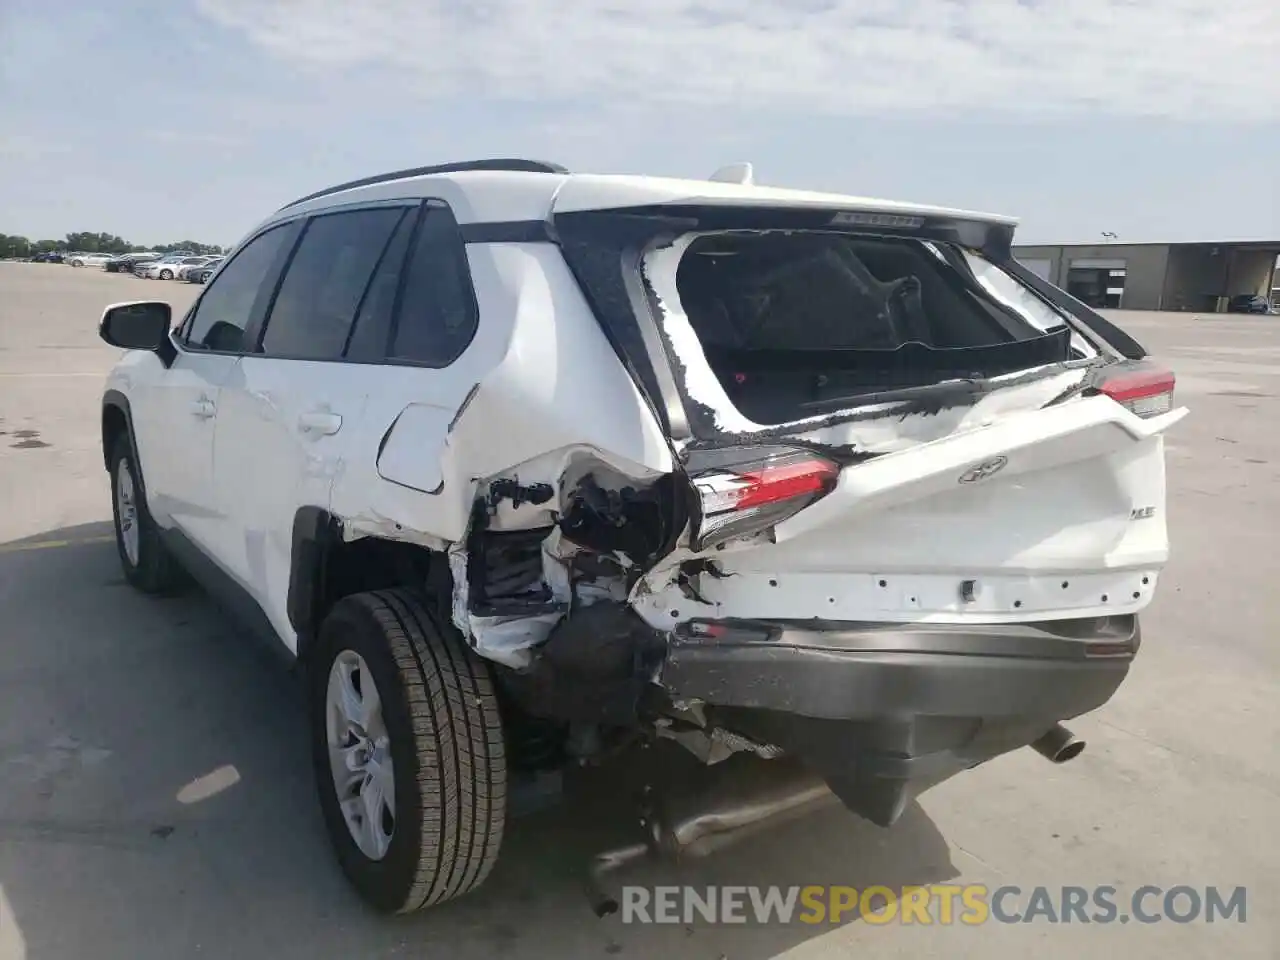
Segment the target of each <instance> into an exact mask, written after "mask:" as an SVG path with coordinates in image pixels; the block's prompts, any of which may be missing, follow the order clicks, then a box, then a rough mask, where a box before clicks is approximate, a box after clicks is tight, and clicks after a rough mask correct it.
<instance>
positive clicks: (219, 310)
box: [184, 224, 294, 353]
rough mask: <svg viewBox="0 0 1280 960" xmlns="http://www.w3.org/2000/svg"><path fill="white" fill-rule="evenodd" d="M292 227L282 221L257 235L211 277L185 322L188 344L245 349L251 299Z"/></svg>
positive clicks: (234, 350) (208, 348)
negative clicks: (211, 279)
mask: <svg viewBox="0 0 1280 960" xmlns="http://www.w3.org/2000/svg"><path fill="white" fill-rule="evenodd" d="M292 227H293V225H292V224H282V225H281V226H278V227H272V228H271V229H270V230H267V231H266V232H265V233H260V234H258V236H256V237H254V238H253V239H252V240H250V241H249V243H248V244H247V245H246V246H245V247H244V248H243V249H242V250H241V251H240V252H239V253H237V254H236V255H235V258H234V259H233V260H231V261H229V262H228V263H227V264H226V266H225V267H224V268H223V270H222V272H221V273H219V274H218V275H217V276H216V277H214V279H213V281H212V282H211V283H210V284H209V286H208V288H207V289H206V290H205V292H204V295H203V296H202V297H201V298H200V302H199V303H198V304H196V309H195V315H194V316H193V317H192V318H191V320H190V321H189V323H188V325H187V335H186V337H185V339H184V342H185V344H186V345H187V346H188V347H191V348H194V349H197V350H201V349H202V350H222V351H229V352H232V353H234V352H237V351H240V350H243V349H245V344H244V331H245V327H247V326H248V325H249V320H250V316H251V315H252V313H253V304H254V301H255V300H256V299H257V298H258V292H259V290H260V289H261V287H262V284H263V281H265V280H266V278H267V275H268V274H269V273H270V271H271V268H272V266H273V265H274V264H275V262H276V258H277V257H279V255H280V253H281V249H282V248H283V246H284V244H285V243H287V242H289V240H290V239H291V238H292V237H293V236H294V231H293V229H292Z"/></svg>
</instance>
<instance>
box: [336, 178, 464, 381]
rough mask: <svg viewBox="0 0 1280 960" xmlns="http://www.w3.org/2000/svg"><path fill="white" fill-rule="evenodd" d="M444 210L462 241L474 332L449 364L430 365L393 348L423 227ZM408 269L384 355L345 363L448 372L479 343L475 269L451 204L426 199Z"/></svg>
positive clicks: (410, 247)
mask: <svg viewBox="0 0 1280 960" xmlns="http://www.w3.org/2000/svg"><path fill="white" fill-rule="evenodd" d="M432 210H444V211H445V212H446V213H448V214H449V217H450V219H451V220H453V230H454V236H455V238H456V239H457V241H458V247H459V249H460V250H461V252H462V265H461V275H462V281H463V286H464V288H465V289H464V294H465V296H466V298H467V306H468V307H469V309H470V312H471V332H470V334H469V335H468V337H467V340H466V342H465V343H464V344H462V346H461V347H460V348H459V349H458V351H457V352H456V353H455V354H454V355H453V357H452V359H450V360H449V362H448V363H445V364H438V363H427V362H426V361H424V360H411V359H409V358H407V357H392V356H390V355H389V354H390V352H391V347H392V345H393V344H394V343H395V342H396V333H397V332H398V331H399V329H400V308H401V306H402V305H403V302H404V290H405V285H406V283H407V282H408V278H409V270H408V269H407V267H408V265H409V264H410V263H411V262H412V259H413V255H414V252H415V251H416V249H417V243H418V237H419V236H420V235H421V233H422V224H423V222H424V221H425V220H426V218H427V216H428V215H429V213H430V211H432ZM402 266H403V267H405V269H402V270H401V271H400V277H399V279H398V280H397V282H396V296H395V300H394V301H392V306H391V323H389V324H388V325H387V342H386V344H385V345H384V346H383V356H382V358H381V359H378V360H353V359H348V358H346V357H344V358H343V359H342V360H341V361H340V362H342V363H365V364H369V363H372V364H380V365H383V366H393V367H419V368H421V369H423V370H447V369H449V368H450V367H451V366H453V365H454V364H455V363H457V362H458V360H460V359H461V358H462V356H463V354H465V353H466V352H467V351H468V350H469V349H471V345H472V344H473V343H475V339H476V334H477V333H479V331H480V303H479V301H478V300H477V299H476V287H475V278H474V277H472V276H471V266H470V264H469V263H468V261H467V244H466V242H465V241H464V239H463V233H462V225H461V224H459V223H458V216H457V214H455V213H454V212H453V208H452V207H451V206H449V203H448V201H446V200H442V199H439V198H437V197H426V198H424V199H423V202H422V207H421V209H419V211H418V219H417V222H416V223H414V225H413V232H412V233H411V234H410V235H409V242H408V244H407V245H406V246H405V258H404V261H403V264H402Z"/></svg>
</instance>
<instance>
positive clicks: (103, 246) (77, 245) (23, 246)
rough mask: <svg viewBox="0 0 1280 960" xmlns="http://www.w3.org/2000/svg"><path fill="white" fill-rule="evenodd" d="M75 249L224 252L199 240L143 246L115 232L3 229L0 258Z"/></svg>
mask: <svg viewBox="0 0 1280 960" xmlns="http://www.w3.org/2000/svg"><path fill="white" fill-rule="evenodd" d="M55 250H57V251H61V252H64V253H65V252H67V251H75V252H76V253H111V254H116V253H143V252H155V253H169V252H171V251H173V250H190V251H192V252H193V253H225V252H226V251H224V250H223V249H222V247H220V246H218V245H217V244H214V243H197V242H196V241H194V240H179V241H178V242H177V243H157V244H152V245H150V246H140V245H139V244H136V243H130V242H129V241H128V240H125V239H124V238H123V237H118V236H116V235H115V234H114V233H90V232H88V231H82V232H80V233H68V234H67V236H66V238H65V239H63V240H29V239H27V238H26V237H19V236H10V235H8V234H5V233H0V259H6V258H10V257H31V256H34V255H35V254H37V253H51V252H53V251H55Z"/></svg>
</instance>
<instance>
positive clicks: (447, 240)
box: [99, 160, 1186, 915]
mask: <svg viewBox="0 0 1280 960" xmlns="http://www.w3.org/2000/svg"><path fill="white" fill-rule="evenodd" d="M744 166H745V165H744ZM725 170H726V171H728V172H729V174H732V175H733V176H734V177H735V178H736V179H734V180H732V181H728V180H726V179H725V175H726V174H724V173H723V172H717V174H716V176H715V177H714V178H713V179H714V180H715V181H716V182H708V181H695V180H672V179H665V178H651V177H643V176H594V175H590V174H571V173H569V172H567V171H566V170H565V169H564V168H563V167H559V166H555V165H551V164H545V163H538V162H536V161H527V160H478V161H469V162H464V163H459V164H448V165H444V166H438V167H430V168H418V169H415V170H409V171H405V170H401V171H394V172H391V173H387V174H383V175H380V176H373V177H369V178H366V179H364V180H361V181H356V182H354V183H346V184H341V185H338V186H335V187H332V188H330V189H328V190H323V191H321V192H319V193H316V194H312V195H310V196H307V197H303V198H301V199H299V200H297V201H295V202H293V203H290V204H287V205H286V206H284V207H282V208H280V209H279V210H277V211H276V212H274V213H273V214H271V215H269V216H268V217H266V218H265V219H264V220H263V221H262V222H261V223H259V224H258V225H257V226H256V227H255V228H254V229H253V230H252V231H251V232H250V233H249V234H248V235H247V236H246V237H245V239H244V240H243V241H242V242H241V243H240V244H239V245H238V246H237V247H236V249H235V250H234V251H233V252H232V253H231V254H229V256H228V258H227V260H226V262H225V263H223V264H222V265H221V266H220V267H219V268H218V270H217V272H216V273H215V275H214V276H213V279H212V280H211V281H210V283H209V285H208V287H206V288H205V289H204V290H203V291H202V292H201V295H200V297H198V298H196V300H195V303H194V304H193V305H192V306H190V307H189V308H187V309H186V310H185V312H184V313H183V315H181V316H180V317H179V316H177V315H175V313H174V311H173V308H172V307H171V306H170V305H169V304H168V303H164V302H160V301H157V300H147V301H135V302H132V303H118V304H115V305H113V306H111V307H109V308H107V310H106V311H105V312H104V313H103V314H102V318H101V321H100V326H99V331H100V335H101V337H102V339H103V340H104V341H105V342H106V343H108V344H110V345H112V346H114V347H118V348H123V349H125V351H126V352H125V354H124V356H123V357H122V358H121V359H120V361H119V362H118V364H117V366H116V367H115V369H114V370H113V371H112V373H111V375H110V376H109V378H108V380H107V382H106V384H105V389H104V392H103V396H102V410H101V414H102V416H101V424H102V454H103V460H102V464H103V466H104V467H105V468H106V470H107V471H108V472H109V474H110V482H111V492H112V506H113V516H114V520H115V533H116V545H117V552H118V554H119V560H120V564H121V568H122V571H123V574H124V576H125V578H126V579H127V580H128V582H129V583H130V584H132V585H133V586H134V587H135V588H137V589H139V590H141V591H143V592H149V593H166V592H168V591H170V590H173V589H175V588H176V587H178V586H179V585H180V584H181V583H182V582H183V572H184V571H185V572H187V573H190V574H191V576H192V577H193V578H194V579H195V580H197V581H199V582H201V583H203V584H204V585H205V586H206V587H208V588H209V590H210V592H211V593H212V594H213V595H214V596H215V597H217V598H218V599H219V601H220V602H221V604H222V606H224V608H225V609H226V610H227V611H229V612H230V613H232V615H238V616H240V617H241V618H242V620H243V624H244V630H243V631H242V634H243V635H244V636H245V637H246V638H249V637H255V636H256V637H258V638H260V639H263V640H264V641H265V642H266V643H268V644H270V645H271V647H272V648H274V649H276V650H277V651H278V652H280V653H282V654H284V655H285V656H286V658H288V659H289V660H290V661H292V662H293V663H294V664H295V665H296V666H297V668H298V670H299V672H300V674H301V677H302V678H303V679H304V681H305V689H306V691H307V693H306V700H305V703H306V710H307V712H306V718H305V723H306V727H307V731H308V738H309V741H310V748H311V759H312V769H313V773H314V778H315V790H316V796H317V799H318V802H319V807H320V810H321V813H322V818H323V822H324V824H325V828H326V830H327V832H328V835H329V839H330V841H331V843H332V846H333V850H334V854H335V856H336V859H337V862H338V863H339V864H340V866H341V868H342V870H343V871H344V872H345V873H346V875H347V877H348V879H349V880H350V881H351V883H352V885H353V886H354V887H355V889H356V890H357V891H359V893H360V894H361V895H362V896H364V897H365V898H366V899H367V900H368V901H369V902H370V903H371V904H373V905H374V906H375V907H377V908H379V909H381V910H385V911H387V912H394V913H404V912H408V911H412V910H417V909H419V908H421V907H425V906H429V905H433V904H437V903H442V902H443V901H445V900H449V899H452V898H454V897H456V896H459V895H461V894H464V893H466V892H467V891H468V890H471V889H473V888H475V887H477V886H479V885H480V884H481V883H483V882H484V880H485V878H486V877H487V876H488V875H489V873H490V870H491V869H492V868H493V865H494V863H495V861H496V860H497V859H498V856H499V853H500V849H501V847H502V843H503V837H504V830H506V829H509V828H508V826H507V817H508V812H509V811H510V812H512V813H514V812H515V809H514V808H515V804H512V806H511V807H509V806H508V798H513V797H515V796H517V795H518V788H519V787H521V786H522V785H524V786H529V785H531V784H532V783H535V782H536V780H537V779H539V778H541V777H542V776H543V775H545V776H546V778H548V779H549V780H551V782H553V783H554V782H558V777H559V776H561V775H563V774H564V773H565V772H567V771H572V770H580V769H582V768H584V767H589V766H591V765H593V764H599V763H605V762H615V761H616V760H620V761H621V762H622V763H626V762H627V760H628V759H634V760H636V761H638V766H640V767H641V768H642V769H643V767H644V766H645V762H644V761H641V758H642V757H646V756H647V757H650V758H651V760H652V764H651V766H652V768H654V773H653V778H654V782H653V783H652V786H653V787H654V790H653V793H652V796H651V797H650V798H649V799H646V800H645V801H644V808H643V809H635V810H633V809H632V808H631V807H630V805H629V804H628V805H627V806H622V805H621V804H620V805H619V809H617V810H615V811H614V812H615V813H616V814H617V817H618V821H619V823H622V822H628V823H631V824H635V823H637V821H638V822H639V823H640V824H641V825H643V828H644V830H643V833H637V835H636V837H635V839H628V840H627V844H628V845H627V846H626V847H623V848H620V849H616V850H611V851H605V852H602V853H601V854H600V856H599V857H597V858H596V859H595V860H594V863H595V864H597V865H600V866H606V865H609V864H612V865H618V864H621V863H625V862H626V858H630V859H635V858H636V857H637V855H638V853H639V854H643V853H644V852H645V851H646V849H647V848H648V849H658V850H662V851H665V852H667V853H672V854H677V855H678V854H679V852H680V851H681V850H682V849H684V850H687V849H688V847H689V845H691V844H696V843H697V842H698V841H699V840H700V839H703V838H708V835H709V834H711V833H713V832H716V831H719V830H722V829H725V828H727V827H736V828H746V827H756V826H759V825H760V823H761V822H762V821H763V820H764V819H765V818H766V817H767V816H771V815H772V816H780V815H782V814H786V815H788V816H790V815H794V814H795V813H798V812H800V811H801V810H803V809H804V808H805V807H806V806H807V805H809V804H811V803H814V802H818V801H821V802H826V801H828V800H834V799H837V798H838V800H839V801H842V802H843V803H844V804H845V806H847V807H848V808H849V809H851V810H852V811H854V812H855V813H857V814H859V815H861V816H862V817H864V818H866V819H868V820H870V821H871V822H872V823H874V824H876V825H878V826H882V827H888V826H891V825H892V824H894V823H895V822H898V821H899V820H900V819H901V818H902V816H903V815H904V813H907V812H908V811H909V810H910V808H911V806H912V804H913V802H914V800H915V798H916V796H917V795H918V794H919V793H921V792H922V791H924V790H926V789H928V788H930V787H932V786H934V785H936V784H938V783H941V782H943V781H945V780H947V779H948V778H950V777H953V776H966V777H975V778H981V777H982V773H981V772H978V773H966V772H965V771H969V770H971V769H973V768H975V767H979V766H980V765H981V764H983V763H984V762H986V761H989V760H991V759H993V758H995V757H998V756H1000V755H1002V754H1006V753H1008V752H1010V751H1012V750H1015V749H1019V748H1022V747H1024V746H1032V747H1033V748H1034V749H1035V751H1036V752H1037V753H1039V754H1040V755H1041V756H1043V757H1044V758H1046V759H1047V760H1049V761H1052V762H1054V763H1062V762H1065V761H1067V760H1070V759H1072V758H1073V757H1075V756H1076V755H1078V754H1079V753H1080V751H1081V750H1083V749H1084V747H1085V744H1084V741H1082V740H1080V739H1079V738H1077V737H1075V736H1074V735H1072V734H1071V732H1070V731H1069V730H1067V729H1066V728H1065V727H1064V726H1063V725H1062V723H1063V722H1064V721H1071V720H1072V719H1073V718H1075V717H1078V716H1081V715H1083V714H1088V713H1091V712H1092V711H1094V710H1096V709H1097V708H1099V707H1101V706H1102V705H1103V704H1105V703H1106V702H1107V701H1108V700H1110V699H1111V697H1112V695H1113V694H1114V693H1115V691H1116V690H1117V689H1118V688H1119V687H1120V685H1121V683H1122V681H1123V680H1124V678H1125V676H1126V674H1127V673H1128V671H1129V668H1130V665H1131V664H1132V663H1133V661H1134V658H1135V657H1136V655H1137V654H1138V650H1139V646H1140V642H1141V641H1142V639H1143V638H1142V635H1141V630H1140V626H1139V617H1140V616H1141V615H1142V614H1143V611H1144V610H1145V609H1146V608H1147V606H1148V604H1150V603H1151V601H1152V598H1153V596H1154V595H1155V594H1156V592H1157V586H1158V581H1159V578H1160V573H1161V570H1162V569H1163V568H1164V566H1165V564H1166V562H1167V560H1168V557H1169V540H1168V527H1167V525H1166V516H1165V514H1166V511H1165V503H1166V483H1165V446H1164V442H1165V441H1164V437H1165V433H1166V431H1167V430H1169V428H1170V427H1172V426H1173V425H1174V424H1175V423H1177V422H1178V421H1179V420H1181V419H1182V417H1183V416H1184V415H1185V413H1186V410H1185V409H1183V408H1181V407H1177V406H1175V403H1174V387H1175V378H1174V375H1173V373H1172V372H1170V371H1169V370H1167V369H1164V368H1163V367H1162V366H1160V365H1159V364H1157V363H1155V362H1153V361H1152V359H1151V358H1150V357H1149V356H1148V354H1147V351H1146V350H1144V349H1143V347H1142V346H1141V345H1140V344H1138V343H1137V342H1136V341H1135V340H1133V339H1132V338H1131V337H1130V336H1128V335H1127V334H1125V333H1124V332H1123V331H1122V330H1120V329H1118V328H1117V327H1116V326H1115V325H1114V324H1112V323H1111V322H1110V321H1109V320H1107V318H1105V317H1103V316H1102V315H1101V314H1099V313H1097V312H1096V311H1094V310H1092V309H1090V308H1089V307H1087V306H1086V305H1084V304H1082V303H1081V302H1080V301H1078V300H1076V299H1075V298H1073V297H1070V296H1068V295H1067V294H1066V293H1065V292H1064V291H1062V290H1060V289H1058V288H1057V287H1055V286H1053V285H1052V284H1049V283H1046V282H1044V281H1042V280H1041V279H1040V278H1038V277H1037V276H1036V275H1035V274H1033V273H1032V272H1031V271H1030V270H1028V269H1027V268H1026V267H1024V266H1023V265H1021V264H1019V263H1018V262H1017V261H1016V260H1015V259H1013V257H1012V256H1011V254H1010V249H1011V245H1012V242H1013V236H1014V225H1015V223H1016V221H1013V220H1011V219H1009V218H1007V217H1003V216H996V215H992V214H983V213H967V212H964V211H959V210H949V209H941V208H937V207H931V206H919V205H914V204H908V203H901V202H893V201H881V200H871V199H866V198H861V197H856V196H845V195H837V194H824V193H813V192H802V191H798V190H783V189H775V188H771V187H760V186H755V185H753V184H752V183H751V179H750V169H749V168H748V169H746V170H745V171H739V170H738V169H737V168H736V167H730V168H725ZM391 181H395V198H396V199H395V200H392V201H388V200H387V190H386V187H385V184H387V183H388V182H391ZM513 238H516V239H513ZM149 269H150V270H153V271H154V270H155V269H156V266H155V265H153V266H152V267H150V268H149ZM164 269H170V270H172V269H175V267H173V266H172V265H170V266H169V267H167V268H164ZM205 269H207V267H206V268H205ZM175 320H176V323H175ZM215 450H216V455H215ZM1175 462H1176V461H1175ZM140 655H142V654H140ZM659 740H663V741H666V743H665V744H664V745H663V746H664V747H670V748H671V753H667V752H666V751H665V750H663V749H658V750H649V749H647V748H648V747H650V746H651V745H657V742H658V741H659ZM676 751H679V752H676ZM731 754H736V756H730V755H731ZM664 757H665V759H664ZM681 761H683V763H681ZM283 762H284V761H282V763H283ZM1105 762H1107V763H1113V764H1116V765H1117V766H1118V769H1120V770H1121V771H1122V770H1123V763H1122V762H1120V761H1119V760H1118V759H1117V758H1116V757H1115V756H1109V757H1107V759H1106V761H1105ZM684 764H688V765H689V766H685V765H684ZM697 764H702V765H704V766H705V767H707V768H710V769H704V770H696V774H703V775H705V776H697V775H695V776H688V774H689V771H690V767H692V766H695V765H697ZM1004 769H1005V770H1009V769H1012V768H1004ZM637 773H638V775H639V774H640V773H641V771H637ZM1027 773H1028V774H1030V775H1034V774H1033V773H1032V771H1031V770H1030V769H1028V771H1027ZM1121 775H1122V773H1121ZM644 776H646V777H647V776H648V774H647V773H646V774H644ZM1056 777H1057V778H1059V779H1061V778H1062V777H1063V775H1062V774H1060V773H1059V774H1056ZM993 779H996V780H999V779H1000V778H998V777H997V778H993ZM699 782H701V783H702V784H703V785H705V786H707V787H709V788H711V789H710V790H709V793H704V794H702V795H701V797H699V796H698V795H697V794H694V795H693V797H692V798H691V797H690V796H689V795H688V794H686V795H685V797H684V802H683V803H682V804H680V805H676V804H670V803H668V802H667V801H668V799H670V797H669V796H668V794H667V790H668V789H669V790H670V791H671V792H672V794H673V795H674V794H678V793H679V792H680V791H681V790H682V789H684V788H690V789H692V788H696V787H697V786H698V783H699ZM989 782H990V781H989ZM1063 782H1065V780H1063ZM994 786H996V788H997V789H1002V788H1003V784H1002V783H996V784H994ZM975 792H977V791H975ZM650 801H652V802H650ZM1068 802H1069V799H1068V798H1066V797H1065V796H1064V797H1063V803H1064V804H1066V803H1068ZM1098 802H1099V803H1102V802H1104V801H1103V800H1099V801H1098ZM637 803H639V802H638V801H637ZM676 811H678V812H676ZM989 815H990V814H989V812H983V811H982V810H981V809H980V807H979V809H978V810H977V811H976V812H975V813H974V816H976V817H985V816H989ZM1029 816H1030V814H1029ZM292 818H297V819H298V820H304V819H308V818H306V815H305V814H303V813H302V812H300V811H297V810H291V811H288V812H286V813H284V814H283V815H282V816H281V817H280V818H279V820H278V821H277V825H278V828H279V829H281V830H290V829H296V830H306V829H310V828H309V826H306V827H303V826H295V825H291V819H292ZM908 819H910V816H909V814H908ZM845 824H847V821H845V822H844V823H840V822H837V821H824V824H823V829H824V830H828V829H831V828H832V826H833V825H834V826H838V827H845ZM908 829H910V827H908ZM717 839H719V838H717ZM1044 844H1045V845H1044V849H1045V851H1046V852H1048V851H1049V850H1051V849H1057V848H1058V847H1059V846H1060V845H1059V844H1053V845H1049V844H1048V842H1047V841H1045V842H1044ZM637 848H638V853H637ZM585 869H586V865H585V864H584V870H585ZM595 879H597V880H598V879H599V875H598V873H597V874H596V875H595ZM602 905H603V904H601V903H600V901H597V912H601V910H600V907H601V906H602ZM612 909H616V904H614V907H613V908H612ZM605 912H608V911H607V910H606V911H605ZM601 915H603V913H601Z"/></svg>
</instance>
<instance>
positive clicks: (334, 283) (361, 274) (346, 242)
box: [262, 207, 405, 360]
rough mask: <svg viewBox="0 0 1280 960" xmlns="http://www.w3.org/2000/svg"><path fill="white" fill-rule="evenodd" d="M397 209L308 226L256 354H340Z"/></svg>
mask: <svg viewBox="0 0 1280 960" xmlns="http://www.w3.org/2000/svg"><path fill="white" fill-rule="evenodd" d="M404 217H405V211H404V209H403V208H402V207H381V208H377V209H371V210H353V211H350V212H348V213H330V214H324V215H322V216H318V217H315V218H314V219H312V220H311V221H310V223H308V225H307V228H306V232H305V233H304V234H303V235H302V241H301V242H300V243H299V245H298V249H297V250H296V251H295V252H294V255H293V259H292V260H291V261H290V263H289V266H288V269H287V270H286V272H285V275H284V281H283V282H282V283H281V285H280V289H279V292H278V293H277V294H276V299H275V304H274V305H273V306H272V308H271V315H270V316H269V317H268V318H267V323H266V334H265V336H264V337H263V340H262V352H263V353H265V354H268V355H276V356H283V357H293V358H297V359H307V360H336V359H338V358H340V357H341V356H342V355H343V350H344V349H345V347H346V345H347V339H348V336H349V335H350V333H351V327H352V324H353V323H354V322H355V318H356V310H357V309H359V307H360V303H361V301H362V300H363V299H364V297H365V290H366V289H368V288H369V285H370V281H371V280H372V279H373V273H374V270H375V269H376V267H377V266H378V261H379V259H380V258H381V257H382V254H383V251H384V250H385V248H386V247H387V243H388V241H389V240H390V239H391V236H392V233H393V232H394V231H395V228H396V225H397V224H398V223H399V222H400V221H401V220H402V219H404Z"/></svg>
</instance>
